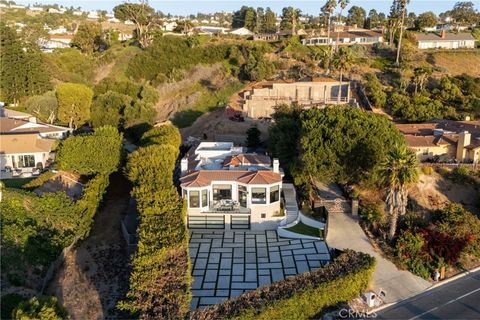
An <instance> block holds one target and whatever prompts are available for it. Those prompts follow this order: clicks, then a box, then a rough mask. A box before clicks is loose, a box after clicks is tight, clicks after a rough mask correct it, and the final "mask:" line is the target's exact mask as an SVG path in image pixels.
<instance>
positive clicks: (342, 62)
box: [333, 47, 355, 104]
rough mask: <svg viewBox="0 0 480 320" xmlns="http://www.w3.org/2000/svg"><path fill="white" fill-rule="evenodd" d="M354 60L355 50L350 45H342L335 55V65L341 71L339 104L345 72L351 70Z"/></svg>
mask: <svg viewBox="0 0 480 320" xmlns="http://www.w3.org/2000/svg"><path fill="white" fill-rule="evenodd" d="M354 60H355V59H354V56H353V52H352V50H351V49H350V48H348V47H341V48H340V50H338V52H337V53H335V55H334V56H333V67H334V68H335V69H337V70H338V71H340V82H339V86H338V94H337V104H340V97H341V95H342V81H343V73H344V72H345V71H348V70H350V68H351V67H352V64H353V61H354Z"/></svg>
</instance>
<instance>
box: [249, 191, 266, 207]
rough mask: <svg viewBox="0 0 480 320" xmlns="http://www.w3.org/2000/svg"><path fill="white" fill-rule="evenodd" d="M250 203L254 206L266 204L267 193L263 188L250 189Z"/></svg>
mask: <svg viewBox="0 0 480 320" xmlns="http://www.w3.org/2000/svg"><path fill="white" fill-rule="evenodd" d="M252 203H254V204H265V203H267V191H266V189H265V188H252Z"/></svg>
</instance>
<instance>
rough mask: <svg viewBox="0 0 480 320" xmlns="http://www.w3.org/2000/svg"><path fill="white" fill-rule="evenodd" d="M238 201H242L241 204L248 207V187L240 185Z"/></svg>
mask: <svg viewBox="0 0 480 320" xmlns="http://www.w3.org/2000/svg"><path fill="white" fill-rule="evenodd" d="M238 202H239V203H240V206H242V207H244V208H246V207H247V187H245V186H240V185H239V186H238Z"/></svg>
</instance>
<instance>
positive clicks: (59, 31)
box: [48, 26, 68, 34]
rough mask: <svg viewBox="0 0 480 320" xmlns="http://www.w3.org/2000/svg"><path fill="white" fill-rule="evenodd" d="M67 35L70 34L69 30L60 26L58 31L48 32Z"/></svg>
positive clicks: (49, 32)
mask: <svg viewBox="0 0 480 320" xmlns="http://www.w3.org/2000/svg"><path fill="white" fill-rule="evenodd" d="M65 33H68V30H67V28H65V27H64V26H60V27H58V28H57V29H53V30H50V31H48V34H65Z"/></svg>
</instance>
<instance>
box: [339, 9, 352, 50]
mask: <svg viewBox="0 0 480 320" xmlns="http://www.w3.org/2000/svg"><path fill="white" fill-rule="evenodd" d="M349 3H350V0H338V4H339V5H340V12H339V13H338V21H339V22H340V21H341V19H342V11H343V9H345V8H346V7H347V5H348V4H349ZM339 38H340V28H337V41H336V42H335V51H338V40H339Z"/></svg>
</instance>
